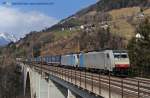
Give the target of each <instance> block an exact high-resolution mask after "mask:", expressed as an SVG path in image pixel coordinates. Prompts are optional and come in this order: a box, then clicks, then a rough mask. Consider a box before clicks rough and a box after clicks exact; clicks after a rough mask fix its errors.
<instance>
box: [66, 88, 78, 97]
mask: <svg viewBox="0 0 150 98" xmlns="http://www.w3.org/2000/svg"><path fill="white" fill-rule="evenodd" d="M67 98H76V95H75V94H74V92H72V91H71V90H70V89H68V96H67Z"/></svg>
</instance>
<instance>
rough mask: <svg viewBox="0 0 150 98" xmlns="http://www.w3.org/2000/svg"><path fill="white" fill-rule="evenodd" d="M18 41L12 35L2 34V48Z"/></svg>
mask: <svg viewBox="0 0 150 98" xmlns="http://www.w3.org/2000/svg"><path fill="white" fill-rule="evenodd" d="M16 41H17V39H16V38H15V36H14V35H13V34H11V33H0V46H4V45H7V44H8V43H10V42H16Z"/></svg>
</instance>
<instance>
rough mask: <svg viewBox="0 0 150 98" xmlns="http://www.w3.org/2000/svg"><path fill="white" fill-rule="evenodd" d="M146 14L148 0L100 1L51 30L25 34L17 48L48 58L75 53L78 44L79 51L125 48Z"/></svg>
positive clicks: (149, 3) (149, 10) (147, 13)
mask: <svg viewBox="0 0 150 98" xmlns="http://www.w3.org/2000/svg"><path fill="white" fill-rule="evenodd" d="M149 15H150V0H100V1H98V2H97V3H96V4H93V5H91V6H89V7H87V8H84V9H83V10H81V11H79V12H77V13H75V14H73V15H71V16H69V17H68V18H66V19H63V20H62V21H60V22H59V23H58V24H56V25H54V26H52V27H50V28H47V29H44V30H42V31H40V32H32V33H30V34H28V35H27V36H26V37H25V38H23V39H21V40H20V41H19V42H17V43H16V46H17V47H19V48H20V49H22V52H21V53H24V51H26V52H27V53H30V54H29V55H31V54H32V53H31V50H32V49H33V48H34V49H35V51H36V50H38V52H39V50H42V51H41V52H40V53H39V54H47V55H49V54H53V55H55V54H61V53H70V52H76V50H77V46H78V42H79V44H80V45H79V46H80V51H85V50H86V51H91V50H95V49H104V48H111V49H125V48H126V47H127V45H128V41H129V40H130V39H131V38H132V37H133V36H134V35H135V31H136V27H137V26H138V24H139V23H140V22H141V21H142V20H143V19H144V18H145V17H149ZM81 25H83V26H84V30H83V29H81V28H80V26H81ZM106 27H108V29H106V30H104V29H105V28H106ZM106 39H107V40H106ZM56 50H57V51H56ZM17 52H18V51H17Z"/></svg>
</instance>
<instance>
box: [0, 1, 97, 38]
mask: <svg viewBox="0 0 150 98" xmlns="http://www.w3.org/2000/svg"><path fill="white" fill-rule="evenodd" d="M4 2H7V5H6V4H3V3H4ZM18 2H19V3H51V2H53V3H54V4H50V5H11V3H18ZM95 2H96V0H1V1H0V18H2V19H3V20H0V32H7V33H12V34H14V35H15V36H16V37H17V38H20V37H23V36H25V34H27V33H29V32H30V31H35V30H36V31H38V30H41V29H44V28H46V27H50V26H51V25H53V24H55V23H57V22H58V21H60V20H61V19H63V18H66V17H68V16H70V15H72V14H74V13H75V12H77V11H79V10H81V9H82V8H85V7H87V6H89V5H91V4H94V3H95ZM2 24H3V25H2Z"/></svg>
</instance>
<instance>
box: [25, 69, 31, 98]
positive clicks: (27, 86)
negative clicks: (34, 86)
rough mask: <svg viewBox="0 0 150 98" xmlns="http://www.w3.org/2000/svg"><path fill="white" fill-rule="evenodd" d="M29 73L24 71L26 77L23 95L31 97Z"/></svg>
mask: <svg viewBox="0 0 150 98" xmlns="http://www.w3.org/2000/svg"><path fill="white" fill-rule="evenodd" d="M30 82H31V80H30V73H29V72H27V73H26V79H25V94H24V95H25V97H27V98H31V86H30Z"/></svg>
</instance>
